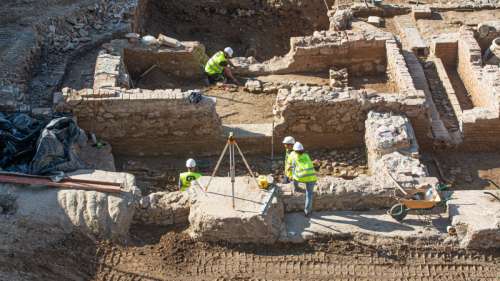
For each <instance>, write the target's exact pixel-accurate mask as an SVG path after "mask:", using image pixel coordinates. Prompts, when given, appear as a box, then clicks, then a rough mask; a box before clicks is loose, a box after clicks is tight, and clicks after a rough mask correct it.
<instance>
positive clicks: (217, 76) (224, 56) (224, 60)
mask: <svg viewBox="0 0 500 281" xmlns="http://www.w3.org/2000/svg"><path fill="white" fill-rule="evenodd" d="M232 56H233V49H231V47H227V48H225V49H224V51H219V52H217V53H215V55H213V56H212V57H211V58H210V59H209V60H208V61H207V64H206V65H205V75H206V76H207V78H208V82H209V83H210V84H215V83H217V82H222V83H226V81H227V78H229V79H231V81H233V82H234V83H235V84H236V85H238V84H239V82H238V80H236V78H235V77H234V76H233V73H232V72H231V69H230V68H229V66H231V67H234V65H233V63H232V62H231V61H230V60H229V58H230V57H232Z"/></svg>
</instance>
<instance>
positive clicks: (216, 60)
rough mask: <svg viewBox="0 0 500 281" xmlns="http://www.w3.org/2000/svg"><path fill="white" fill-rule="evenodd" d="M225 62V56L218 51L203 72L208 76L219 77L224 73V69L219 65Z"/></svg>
mask: <svg viewBox="0 0 500 281" xmlns="http://www.w3.org/2000/svg"><path fill="white" fill-rule="evenodd" d="M223 62H227V60H226V56H225V55H224V52H223V51H219V52H217V53H215V55H213V56H212V57H211V58H210V59H209V60H208V62H207V64H206V65H205V72H206V73H207V74H208V75H220V74H222V73H223V72H224V67H223V66H221V63H223Z"/></svg>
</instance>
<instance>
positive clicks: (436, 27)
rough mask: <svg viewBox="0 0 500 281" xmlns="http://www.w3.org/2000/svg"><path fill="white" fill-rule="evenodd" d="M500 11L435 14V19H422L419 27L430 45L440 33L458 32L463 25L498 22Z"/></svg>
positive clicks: (418, 22) (418, 24)
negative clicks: (490, 21)
mask: <svg viewBox="0 0 500 281" xmlns="http://www.w3.org/2000/svg"><path fill="white" fill-rule="evenodd" d="M499 18H500V10H482V11H474V12H457V11H449V12H442V13H439V14H435V16H434V18H433V19H420V20H418V21H417V27H418V29H419V31H420V35H422V38H424V39H425V40H426V41H427V42H428V43H430V40H431V39H432V37H433V36H435V35H437V34H440V33H450V32H457V31H458V29H459V28H460V26H461V25H471V26H477V25H478V24H479V23H481V22H484V21H489V20H498V19H499Z"/></svg>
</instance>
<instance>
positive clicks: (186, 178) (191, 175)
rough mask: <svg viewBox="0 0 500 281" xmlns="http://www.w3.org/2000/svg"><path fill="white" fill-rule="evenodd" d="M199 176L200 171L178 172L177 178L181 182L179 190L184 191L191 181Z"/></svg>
mask: <svg viewBox="0 0 500 281" xmlns="http://www.w3.org/2000/svg"><path fill="white" fill-rule="evenodd" d="M199 178H201V174H200V173H195V172H184V173H182V174H180V176H179V180H180V182H181V191H186V190H187V189H188V188H189V187H190V186H191V182H192V181H194V180H197V179H199Z"/></svg>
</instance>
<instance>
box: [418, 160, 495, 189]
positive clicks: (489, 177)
mask: <svg viewBox="0 0 500 281" xmlns="http://www.w3.org/2000/svg"><path fill="white" fill-rule="evenodd" d="M426 158H428V159H431V158H432V157H431V156H428V155H426ZM434 158H435V159H436V160H437V162H438V163H439V164H438V165H439V166H440V169H441V174H442V175H439V171H438V169H437V166H436V164H435V162H434V161H429V160H427V161H426V162H428V163H429V165H430V166H431V167H432V168H433V170H434V172H433V173H434V174H435V175H436V176H442V179H443V180H444V181H445V182H450V183H451V185H452V188H453V189H463V190H467V189H476V190H477V189H479V190H481V189H497V188H498V189H500V153H498V152H497V153H488V152H482V153H461V152H441V153H435V154H434ZM495 184H496V185H497V186H498V187H497V186H496V185H495Z"/></svg>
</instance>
